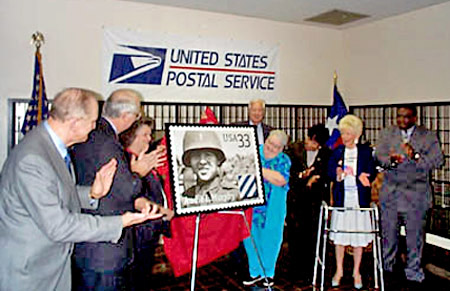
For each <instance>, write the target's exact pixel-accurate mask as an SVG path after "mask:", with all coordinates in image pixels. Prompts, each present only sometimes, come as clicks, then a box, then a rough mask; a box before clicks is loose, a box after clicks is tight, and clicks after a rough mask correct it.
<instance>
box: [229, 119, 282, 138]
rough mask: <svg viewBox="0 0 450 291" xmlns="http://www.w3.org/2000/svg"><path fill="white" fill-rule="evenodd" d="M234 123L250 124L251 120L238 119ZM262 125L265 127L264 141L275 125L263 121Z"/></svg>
mask: <svg viewBox="0 0 450 291" xmlns="http://www.w3.org/2000/svg"><path fill="white" fill-rule="evenodd" d="M233 124H236V125H250V121H248V120H247V121H238V122H235V123H233ZM261 125H262V128H263V135H264V141H266V139H267V137H268V136H269V133H270V131H272V130H273V127H272V126H270V125H267V124H265V123H261Z"/></svg>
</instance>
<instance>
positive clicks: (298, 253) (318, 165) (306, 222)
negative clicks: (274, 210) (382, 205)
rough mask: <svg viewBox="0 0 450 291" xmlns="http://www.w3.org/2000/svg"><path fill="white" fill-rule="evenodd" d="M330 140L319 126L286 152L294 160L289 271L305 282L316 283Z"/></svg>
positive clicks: (327, 190)
mask: <svg viewBox="0 0 450 291" xmlns="http://www.w3.org/2000/svg"><path fill="white" fill-rule="evenodd" d="M329 137H330V135H329V132H328V129H327V128H325V126H324V125H323V124H316V125H314V126H312V127H310V128H309V129H308V136H307V138H306V140H304V141H296V142H294V143H291V144H290V145H289V146H288V149H287V151H286V153H287V154H288V155H289V157H290V158H291V161H292V166H291V175H290V178H289V192H288V196H287V199H288V203H287V216H286V223H287V241H288V246H289V259H290V266H289V271H290V274H291V275H293V276H294V277H295V278H298V277H301V278H302V279H303V280H305V281H311V280H312V274H313V266H314V254H315V246H316V240H317V226H318V221H319V216H320V214H319V213H320V206H321V203H322V201H323V200H325V201H326V202H327V203H329V197H330V188H329V186H330V181H329V178H328V175H327V169H328V160H329V159H330V156H331V150H330V149H329V148H328V147H327V146H326V144H325V143H326V142H327V140H328V138H329Z"/></svg>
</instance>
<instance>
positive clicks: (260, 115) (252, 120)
mask: <svg viewBox="0 0 450 291" xmlns="http://www.w3.org/2000/svg"><path fill="white" fill-rule="evenodd" d="M265 115H266V102H265V101H264V100H262V99H252V100H250V102H249V103H248V121H240V122H236V123H235V124H237V125H255V126H256V137H257V139H258V144H259V145H262V144H264V141H265V140H266V139H267V137H268V136H269V133H270V131H271V130H273V127H271V126H270V125H267V124H265V123H264V122H263V120H264V116H265Z"/></svg>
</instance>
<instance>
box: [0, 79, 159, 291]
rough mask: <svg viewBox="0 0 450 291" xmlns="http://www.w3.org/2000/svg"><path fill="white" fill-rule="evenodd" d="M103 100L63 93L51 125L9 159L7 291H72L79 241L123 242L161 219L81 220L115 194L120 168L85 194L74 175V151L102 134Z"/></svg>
mask: <svg viewBox="0 0 450 291" xmlns="http://www.w3.org/2000/svg"><path fill="white" fill-rule="evenodd" d="M98 96H99V95H98V94H96V93H95V92H92V91H89V90H84V89H77V88H69V89H66V90H63V91H62V92H61V93H59V94H58V95H56V97H55V99H54V101H53V106H52V109H51V111H50V117H49V119H48V121H46V122H44V123H43V124H41V125H39V126H38V127H37V128H35V129H34V130H32V131H31V132H29V133H28V134H27V135H26V136H25V137H24V138H23V140H22V141H21V142H20V143H19V144H18V145H17V146H16V147H15V148H14V149H13V150H12V152H11V154H10V155H9V157H8V159H7V160H6V162H5V164H4V166H3V170H2V173H1V180H0V261H1V262H2V263H1V264H0V290H70V289H71V270H70V255H71V253H72V250H73V244H74V243H75V242H82V241H91V242H95V241H109V242H117V241H118V240H119V238H120V236H121V233H122V229H123V228H124V227H126V226H129V225H132V224H134V223H140V222H143V221H145V220H146V219H149V218H158V217H159V215H155V213H151V214H149V213H147V214H141V213H129V212H128V213H124V214H122V215H121V216H118V215H116V216H111V215H109V216H105V217H100V216H94V215H85V214H80V211H81V207H86V208H88V207H91V208H93V207H96V203H95V202H96V200H97V199H99V198H102V197H104V196H105V195H107V194H108V192H109V189H110V187H111V183H112V180H113V178H114V174H115V171H116V167H117V162H116V160H114V159H109V160H108V161H107V162H106V163H105V164H104V166H103V167H101V168H99V169H98V171H96V172H95V173H94V178H93V181H92V183H91V184H90V185H86V187H79V188H78V189H77V188H76V187H75V183H74V180H73V178H72V176H71V172H70V170H69V168H70V167H71V165H70V160H69V158H68V155H67V148H68V147H70V146H72V145H73V144H76V143H79V142H83V141H85V140H86V139H87V137H88V134H89V132H90V131H91V130H92V129H94V128H95V120H96V119H97V115H98V104H97V100H96V98H97V97H98ZM77 190H78V191H77ZM91 202H94V203H91Z"/></svg>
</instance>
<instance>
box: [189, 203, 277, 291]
mask: <svg viewBox="0 0 450 291" xmlns="http://www.w3.org/2000/svg"><path fill="white" fill-rule="evenodd" d="M217 213H220V214H232V215H241V216H242V219H244V222H245V226H246V227H247V230H248V233H250V239H251V241H252V245H253V248H254V249H255V252H256V256H257V258H258V263H259V265H260V266H261V269H262V270H263V274H264V280H265V281H266V283H267V285H269V280H268V279H267V275H266V270H265V269H264V266H263V263H262V260H261V256H260V255H259V252H258V248H257V247H256V243H255V240H254V239H253V237H252V235H251V230H250V225H249V224H248V221H247V219H246V217H245V211H244V210H239V211H231V210H230V211H219V212H217ZM199 229H200V213H197V217H196V219H195V234H194V247H193V249H192V267H191V291H194V290H195V276H196V273H197V258H198V234H199ZM267 288H268V290H272V287H270V286H268V287H267Z"/></svg>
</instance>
